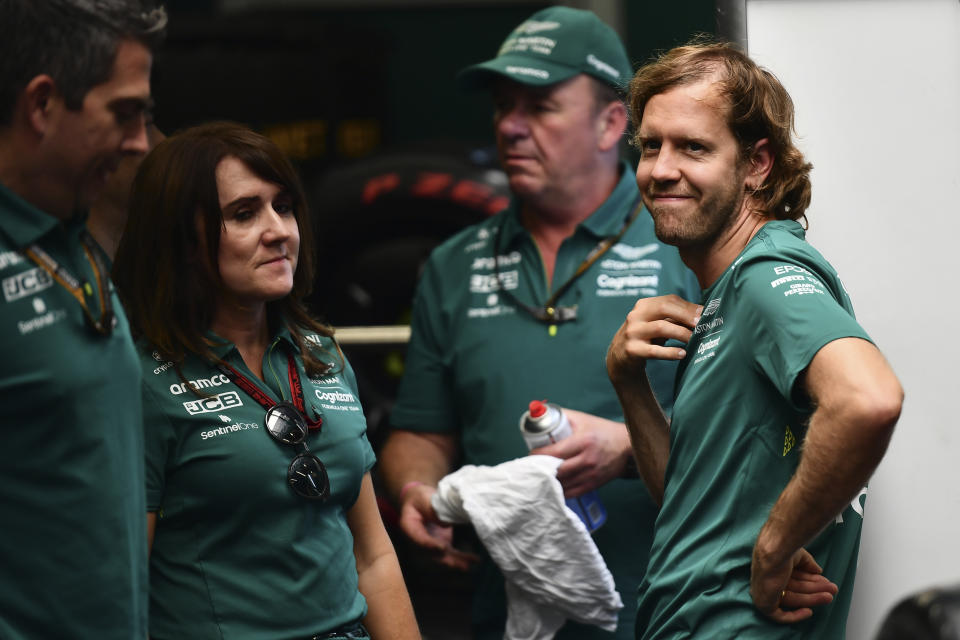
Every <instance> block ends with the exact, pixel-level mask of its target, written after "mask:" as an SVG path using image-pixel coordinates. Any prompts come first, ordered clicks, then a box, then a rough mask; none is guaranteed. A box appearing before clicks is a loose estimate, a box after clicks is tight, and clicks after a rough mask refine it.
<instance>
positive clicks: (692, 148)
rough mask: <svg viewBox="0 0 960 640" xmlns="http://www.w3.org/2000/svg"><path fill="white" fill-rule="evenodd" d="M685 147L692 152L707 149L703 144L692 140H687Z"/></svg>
mask: <svg viewBox="0 0 960 640" xmlns="http://www.w3.org/2000/svg"><path fill="white" fill-rule="evenodd" d="M687 149H688V150H690V151H692V152H694V153H701V152H703V151H706V150H707V148H706V147H705V146H704V145H702V144H700V143H699V142H695V141H693V140H691V141H689V142H687Z"/></svg>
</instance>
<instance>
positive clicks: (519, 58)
mask: <svg viewBox="0 0 960 640" xmlns="http://www.w3.org/2000/svg"><path fill="white" fill-rule="evenodd" d="M578 73H586V74H587V75H590V76H593V77H594V78H597V79H598V80H600V81H602V82H605V83H606V84H609V85H610V86H612V87H614V88H615V89H618V90H621V91H625V90H626V88H627V84H628V83H629V82H630V78H631V77H632V76H633V68H632V67H631V66H630V60H629V59H628V58H627V52H626V50H624V48H623V43H622V42H620V37H619V36H618V35H617V33H616V31H614V30H613V29H612V28H610V26H609V25H608V24H606V23H605V22H603V21H602V20H601V19H600V18H598V17H597V16H596V14H594V13H593V12H592V11H586V10H583V9H571V8H570V7H549V8H547V9H542V10H541V11H538V12H536V13H535V14H533V15H532V16H530V17H529V18H527V20H525V21H524V22H523V23H521V24H520V26H518V27H517V28H516V29H514V30H513V31H512V32H511V33H510V35H508V36H507V39H506V40H504V41H503V44H502V45H500V51H499V52H497V57H496V58H493V59H492V60H487V61H486V62H481V63H480V64H475V65H472V66H469V67H467V68H465V69H463V70H461V71H460V73H458V74H457V81H458V82H459V83H460V84H461V85H462V86H464V87H466V88H477V87H483V86H486V85H487V84H489V82H490V81H491V80H493V79H495V78H497V77H505V78H509V79H510V80H513V81H514V82H519V83H521V84H528V85H538V86H543V85H549V84H556V83H557V82H563V81H564V80H568V79H570V78H572V77H573V76H575V75H577V74H578Z"/></svg>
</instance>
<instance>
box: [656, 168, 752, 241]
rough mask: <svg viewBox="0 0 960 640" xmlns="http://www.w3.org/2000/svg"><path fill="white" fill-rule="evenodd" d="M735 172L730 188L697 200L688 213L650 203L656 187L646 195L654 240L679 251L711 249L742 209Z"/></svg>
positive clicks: (742, 194)
mask: <svg viewBox="0 0 960 640" xmlns="http://www.w3.org/2000/svg"><path fill="white" fill-rule="evenodd" d="M742 177H743V176H742V175H741V174H740V171H739V170H738V171H737V172H736V175H735V176H734V178H733V179H732V181H731V182H730V183H729V184H731V185H733V188H731V189H728V190H725V191H723V192H721V193H718V194H716V195H715V196H712V197H708V198H706V199H703V200H701V201H700V203H699V205H698V206H696V208H695V209H694V210H693V211H692V212H690V213H680V212H677V211H676V210H675V209H673V208H672V207H668V206H666V207H660V206H658V205H657V204H656V203H655V202H654V201H653V197H652V196H653V193H655V192H656V187H655V185H651V186H650V188H648V190H647V191H648V193H647V194H646V198H644V200H646V201H647V202H646V204H647V209H649V210H650V215H651V217H652V218H653V229H654V233H655V234H656V236H657V238H658V239H659V240H660V241H661V242H663V243H665V244H669V245H673V246H675V247H677V248H679V249H695V248H705V247H710V246H712V245H713V244H714V243H715V242H716V240H717V239H718V238H720V237H721V236H722V235H723V234H724V232H725V231H726V230H727V229H729V228H730V227H731V226H732V225H733V222H734V220H735V219H736V218H737V213H738V212H739V211H740V208H741V207H742V206H743V200H744V198H745V193H744V192H743V191H741V190H739V189H737V188H736V185H739V184H742ZM701 197H702V194H701Z"/></svg>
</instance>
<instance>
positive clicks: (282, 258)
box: [260, 255, 290, 267]
mask: <svg viewBox="0 0 960 640" xmlns="http://www.w3.org/2000/svg"><path fill="white" fill-rule="evenodd" d="M289 259H290V258H289V256H285V255H284V256H277V257H275V258H270V259H269V260H264V261H263V262H261V263H260V266H261V267H266V266H270V265H276V264H283V263H284V262H286V261H287V260H289Z"/></svg>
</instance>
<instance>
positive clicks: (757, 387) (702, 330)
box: [638, 221, 869, 640]
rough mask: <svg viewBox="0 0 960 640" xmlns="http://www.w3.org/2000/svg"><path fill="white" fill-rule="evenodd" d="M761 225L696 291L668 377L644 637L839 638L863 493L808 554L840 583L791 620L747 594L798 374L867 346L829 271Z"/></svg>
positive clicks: (799, 419)
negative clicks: (826, 600) (823, 358)
mask: <svg viewBox="0 0 960 640" xmlns="http://www.w3.org/2000/svg"><path fill="white" fill-rule="evenodd" d="M804 238H805V234H804V231H803V228H802V227H801V226H800V224H798V223H797V222H794V221H772V222H768V223H767V224H765V225H764V226H763V227H762V228H761V229H760V231H759V232H758V233H757V234H756V235H755V236H754V237H753V238H752V239H751V241H750V242H749V244H747V246H746V248H744V250H743V252H742V253H741V254H740V256H739V257H738V258H737V259H736V260H735V261H734V263H733V264H732V265H731V266H730V268H729V269H727V271H726V272H725V273H724V274H723V275H722V276H721V277H720V279H719V280H717V282H716V283H714V284H713V285H712V286H711V287H710V288H709V289H707V290H706V291H704V293H703V298H702V304H703V305H704V310H703V314H702V316H701V318H700V322H699V324H698V325H697V327H696V329H695V330H694V336H693V338H691V340H690V342H689V344H688V345H687V354H688V355H687V358H686V359H685V360H684V361H683V362H682V363H681V365H680V371H679V372H678V383H677V401H676V406H675V408H674V412H673V422H672V424H671V427H670V440H671V441H670V458H669V461H668V464H667V475H666V487H665V492H664V501H663V508H662V510H661V512H660V516H659V517H658V519H657V525H656V531H655V534H654V543H653V548H652V549H651V552H650V564H649V566H648V568H647V575H646V578H645V579H644V588H642V589H641V598H640V616H641V617H644V618H646V619H648V620H649V625H648V627H647V628H646V630H645V632H644V630H643V629H640V630H639V631H640V633H638V637H641V638H644V639H645V640H654V639H656V640H666V639H674V638H689V637H696V638H701V637H702V638H707V637H709V638H720V639H725V638H730V639H733V638H736V639H738V640H744V639H757V640H771V639H773V640H777V639H788V638H789V639H797V640H799V639H800V638H804V639H806V638H842V637H843V636H844V632H845V626H846V618H847V612H848V610H849V607H850V598H851V595H852V592H853V579H854V572H855V570H856V563H857V552H858V548H859V543H860V529H861V525H862V516H863V502H862V500H861V498H863V496H864V495H865V493H866V490H864V492H862V493H861V494H860V496H858V497H857V499H856V500H854V501H853V503H852V504H851V505H850V506H849V507H848V508H847V509H846V510H845V511H844V512H843V513H841V514H840V515H839V516H837V518H836V520H835V521H834V522H833V523H832V524H830V525H828V526H827V528H826V529H825V530H824V531H823V532H822V533H821V534H820V535H819V536H818V537H817V538H816V539H815V540H814V541H813V542H811V543H810V544H809V545H808V546H807V550H808V551H810V553H812V554H813V557H814V558H816V560H817V562H819V563H820V565H821V566H822V567H823V569H824V575H826V577H827V578H829V579H830V580H832V581H834V582H835V583H837V585H839V587H840V593H839V595H838V596H837V597H836V599H835V600H834V601H833V603H831V604H829V605H827V606H823V607H815V608H814V615H813V617H812V618H811V619H810V620H808V621H806V622H803V623H800V624H796V625H782V624H777V623H775V622H773V621H771V620H769V619H767V618H766V617H764V616H763V615H761V614H760V613H759V612H758V611H757V610H756V608H755V607H754V606H753V602H752V600H751V599H750V561H751V554H752V552H753V545H754V542H755V541H756V538H757V535H758V534H759V533H760V529H761V527H762V526H763V524H764V523H765V522H766V519H767V517H768V515H769V513H770V509H771V507H772V506H773V504H774V502H776V500H777V498H778V497H779V495H780V493H781V492H782V491H783V489H784V487H785V486H786V484H787V482H788V481H789V480H790V478H791V477H792V476H793V474H794V471H796V468H797V464H798V462H799V460H800V451H801V448H802V445H803V441H804V437H805V435H806V425H807V422H808V420H809V418H810V414H811V408H810V406H808V404H806V403H805V402H804V401H803V399H802V398H803V393H802V390H801V389H798V388H797V381H798V378H799V377H800V376H801V374H802V373H803V371H804V370H805V369H806V368H807V366H808V365H809V364H810V361H811V360H812V359H813V357H814V355H816V353H817V351H819V350H820V349H821V348H822V347H823V346H824V345H826V344H827V343H829V342H831V341H833V340H837V339H840V338H847V337H856V338H862V339H864V340H869V337H868V336H867V334H866V333H865V332H864V330H863V329H862V328H861V327H860V326H859V325H858V324H857V322H856V320H855V318H854V315H853V308H852V306H851V304H850V300H849V298H848V297H847V294H846V292H845V291H844V288H843V285H842V283H841V282H840V279H839V278H838V276H837V274H836V271H835V270H834V268H833V267H832V266H831V265H830V264H829V263H828V262H827V261H826V260H825V259H824V258H823V256H821V255H820V254H819V253H818V252H817V251H816V250H815V249H814V248H813V247H811V246H810V245H809V244H807V242H806V241H805V239H804Z"/></svg>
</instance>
